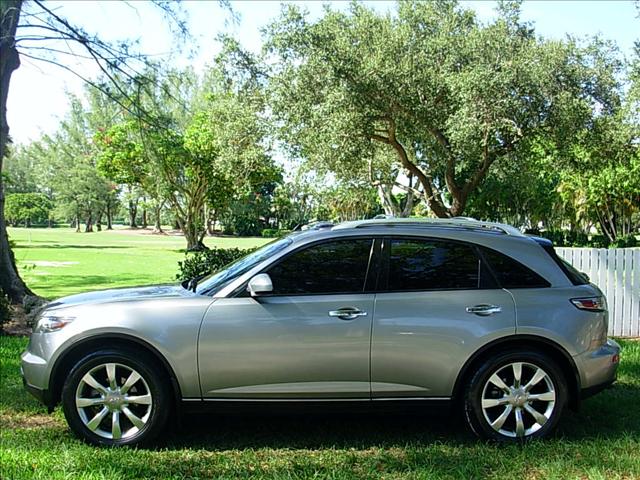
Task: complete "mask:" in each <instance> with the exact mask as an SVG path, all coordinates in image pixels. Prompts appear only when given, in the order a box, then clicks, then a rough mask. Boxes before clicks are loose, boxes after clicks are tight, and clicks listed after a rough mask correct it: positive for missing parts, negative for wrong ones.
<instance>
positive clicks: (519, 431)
mask: <svg viewBox="0 0 640 480" xmlns="http://www.w3.org/2000/svg"><path fill="white" fill-rule="evenodd" d="M516 436H518V437H524V422H523V421H522V409H521V408H516Z"/></svg>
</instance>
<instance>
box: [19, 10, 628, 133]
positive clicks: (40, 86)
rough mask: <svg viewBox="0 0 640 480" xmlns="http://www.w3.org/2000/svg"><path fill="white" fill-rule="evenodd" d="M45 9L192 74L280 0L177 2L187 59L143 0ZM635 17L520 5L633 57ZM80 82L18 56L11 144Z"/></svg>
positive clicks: (269, 14) (538, 20) (488, 14)
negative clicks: (185, 28)
mask: <svg viewBox="0 0 640 480" xmlns="http://www.w3.org/2000/svg"><path fill="white" fill-rule="evenodd" d="M295 3H297V4H299V5H302V6H304V7H305V8H307V9H308V10H309V13H310V14H311V16H312V17H314V18H317V17H318V16H320V15H321V14H322V10H323V5H324V3H330V4H331V6H332V8H338V9H344V8H347V7H348V2H346V1H333V2H320V1H308V2H295ZM367 3H368V4H369V5H370V6H371V7H373V8H375V9H376V10H379V11H380V12H384V11H388V10H392V9H393V5H394V3H393V2H388V1H370V2H367ZM462 3H463V5H465V6H467V7H470V8H473V9H474V10H475V11H476V12H477V14H478V17H479V18H480V19H481V20H483V21H489V20H490V19H491V18H492V17H493V16H494V15H495V2H494V1H489V0H484V1H464V2H462ZM48 4H50V5H53V6H55V7H56V8H58V10H57V13H58V14H60V15H62V16H65V17H67V18H68V19H69V20H70V21H72V22H74V23H75V24H78V25H82V26H83V27H84V28H85V30H86V31H88V32H91V33H96V34H98V35H100V36H101V37H102V38H104V39H106V40H114V41H115V40H122V39H131V40H139V42H140V44H139V50H140V51H142V52H144V53H146V54H150V55H153V58H157V59H159V60H162V61H166V62H174V63H175V64H176V65H179V66H186V65H192V66H194V68H196V70H199V69H202V68H203V67H204V66H205V65H206V64H207V63H209V62H211V61H212V60H213V58H214V56H215V54H216V53H217V52H218V50H219V45H218V43H217V41H216V37H217V36H218V35H219V34H220V33H223V32H226V33H232V34H234V35H235V36H236V38H238V39H239V40H240V42H241V43H242V45H243V46H244V47H245V48H248V49H251V50H254V51H258V50H259V49H260V46H261V29H262V27H264V26H265V25H267V24H268V23H269V22H270V21H271V20H273V19H274V18H275V17H276V16H277V15H278V13H279V11H280V9H281V4H282V2H279V1H258V0H253V1H246V0H243V1H232V8H233V10H234V12H235V13H236V15H237V17H239V22H233V21H232V19H231V17H230V15H229V13H228V12H227V11H225V10H224V9H222V8H221V7H220V6H219V4H218V2H216V1H206V0H201V1H196V0H191V1H186V2H184V8H185V10H186V12H187V15H188V20H189V29H190V31H191V34H192V37H193V42H194V43H193V44H191V45H188V46H185V47H190V48H185V49H183V50H189V49H192V50H194V55H193V56H191V57H187V55H186V53H182V54H177V53H175V50H176V48H175V46H174V45H172V38H173V37H172V35H171V33H170V31H169V30H168V28H167V26H166V23H165V22H163V19H162V17H161V15H160V14H159V13H158V11H157V10H156V9H154V8H153V7H151V6H150V5H149V4H148V3H146V2H144V1H143V0H133V1H130V2H127V3H124V2H115V1H104V0H103V1H97V0H94V1H80V0H73V1H69V0H67V1H51V2H48ZM638 13H639V12H638V10H637V9H636V6H635V5H634V3H633V2H631V1H622V0H608V1H594V0H591V1H577V0H573V1H567V0H556V1H550V0H549V1H531V0H529V1H525V2H524V4H523V7H522V18H523V19H524V20H526V21H531V22H533V24H534V26H535V28H536V32H537V33H538V34H539V35H542V36H544V37H547V38H557V39H559V38H564V37H565V36H566V35H567V34H570V35H573V36H577V37H587V36H592V35H596V34H600V35H601V36H603V37H604V38H607V39H611V40H614V41H615V42H616V43H617V44H618V46H619V47H620V49H621V51H622V52H623V53H624V54H625V55H628V56H630V55H631V53H632V48H633V43H634V41H636V40H638V39H640V18H638ZM19 34H20V32H18V35H19ZM68 65H69V66H70V67H72V68H73V69H74V70H76V71H77V72H79V73H81V74H82V75H83V76H85V77H89V78H95V77H96V76H97V74H98V71H97V68H96V67H95V65H93V64H92V63H91V62H90V61H85V60H81V59H75V60H72V61H70V62H68ZM82 85H83V82H82V80H80V79H79V78H77V77H76V76H74V75H73V74H72V73H70V72H68V71H64V70H62V69H60V68H59V67H56V66H53V65H49V64H45V63H42V62H35V61H32V60H30V59H27V58H23V59H22V64H21V66H20V68H19V69H18V70H16V71H15V72H14V74H13V77H12V79H11V85H10V87H9V98H8V102H7V110H8V112H7V115H8V122H9V127H10V134H11V137H12V138H13V140H14V142H15V143H28V142H29V141H31V140H36V139H38V138H39V137H40V136H41V135H42V134H43V133H53V132H54V131H55V130H56V128H57V126H58V124H59V122H60V120H61V119H62V118H63V117H64V115H65V114H66V112H67V111H68V100H67V97H66V92H72V93H80V92H81V91H82Z"/></svg>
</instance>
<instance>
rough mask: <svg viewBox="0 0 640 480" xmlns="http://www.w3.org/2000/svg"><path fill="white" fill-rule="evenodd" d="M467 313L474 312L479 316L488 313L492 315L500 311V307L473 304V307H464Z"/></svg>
mask: <svg viewBox="0 0 640 480" xmlns="http://www.w3.org/2000/svg"><path fill="white" fill-rule="evenodd" d="M466 310H467V313H474V314H476V315H480V316H481V317H488V316H489V315H493V314H494V313H500V312H502V307H501V306H499V305H488V304H481V305H474V306H473V307H467V308H466Z"/></svg>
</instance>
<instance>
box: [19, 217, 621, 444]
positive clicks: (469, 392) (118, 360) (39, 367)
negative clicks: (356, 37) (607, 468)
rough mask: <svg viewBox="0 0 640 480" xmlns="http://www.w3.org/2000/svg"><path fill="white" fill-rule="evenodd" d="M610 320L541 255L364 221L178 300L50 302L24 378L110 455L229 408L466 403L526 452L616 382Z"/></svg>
mask: <svg viewBox="0 0 640 480" xmlns="http://www.w3.org/2000/svg"><path fill="white" fill-rule="evenodd" d="M607 321H608V320H607V305H606V301H605V298H604V296H603V294H602V292H601V291H600V290H599V289H598V288H597V287H596V286H595V285H592V284H590V283H589V282H588V279H587V278H586V276H585V275H583V274H581V273H579V272H577V271H576V270H575V269H573V268H572V267H571V266H570V265H569V264H567V263H565V262H564V261H563V260H561V259H560V258H558V256H557V255H556V254H555V252H554V250H553V247H552V245H551V243H550V242H548V241H546V240H544V239H540V238H535V237H529V236H526V235H523V234H522V233H520V231H518V230H517V229H514V228H513V227H509V226H507V225H501V224H495V223H486V222H479V221H474V220H470V219H450V220H440V221H438V220H415V219H409V220H405V221H402V220H392V219H385V220H368V221H356V222H347V223H342V224H339V225H326V224H324V225H319V226H317V227H315V228H310V229H308V230H306V231H303V232H296V233H294V234H292V235H290V236H288V237H286V238H282V239H279V240H276V241H274V242H272V243H270V244H268V245H266V246H264V247H262V248H261V249H259V250H257V251H255V252H253V253H251V254H250V255H248V256H246V257H244V258H242V259H241V260H238V261H236V262H235V263H232V264H231V265H229V266H228V267H226V268H225V269H223V270H221V271H218V272H216V273H214V274H212V275H210V276H208V277H206V278H201V279H194V280H192V281H190V282H185V283H184V284H182V285H165V286H153V287H142V288H131V289H118V290H109V291H103V292H94V293H85V294H80V295H74V296H70V297H66V298H63V299H60V300H57V301H55V302H52V303H50V304H49V305H48V306H47V307H46V309H45V310H44V311H43V312H42V313H41V314H40V316H39V319H38V321H37V325H36V326H35V329H34V332H33V335H32V336H31V341H30V343H29V346H28V348H27V350H26V351H25V352H24V354H23V355H22V372H23V377H24V382H25V386H26V388H27V389H28V390H29V391H30V392H31V393H33V394H34V395H35V396H36V397H37V398H39V399H40V400H41V401H42V402H43V403H45V404H46V405H47V406H48V407H49V409H50V410H52V409H53V408H54V407H55V406H56V405H57V404H58V403H59V402H61V403H62V408H63V409H64V414H65V416H66V419H67V421H68V423H69V426H70V427H71V429H72V430H73V431H74V432H75V433H76V434H77V435H78V436H80V437H81V438H83V439H85V440H87V441H89V442H91V443H94V444H101V445H131V444H139V443H143V442H148V441H150V440H152V439H153V438H154V437H156V436H157V435H158V434H159V433H160V432H161V431H162V429H163V428H164V427H165V425H166V423H167V421H168V420H169V418H170V417H173V416H174V414H175V412H180V411H182V410H183V409H184V408H185V407H189V406H199V407H201V406H204V405H206V406H211V407H214V408H215V407H220V406H221V405H223V404H225V403H229V402H233V403H234V404H238V403H240V402H242V403H243V404H245V405H246V404H250V405H252V406H255V405H256V404H258V403H269V404H273V402H283V403H286V402H296V403H297V404H300V402H309V403H311V402H313V404H314V405H317V404H318V403H325V402H326V404H327V405H328V404H335V403H336V402H338V403H340V402H345V403H347V402H348V403H350V404H352V405H353V404H354V403H356V404H357V405H359V406H363V405H369V406H371V405H381V404H384V405H390V404H392V402H397V404H399V405H402V406H407V405H409V404H412V405H420V406H421V407H424V408H429V407H433V406H438V405H452V406H454V407H457V408H458V409H459V411H460V412H464V417H465V419H466V422H467V423H468V425H469V427H470V428H471V429H472V430H473V431H474V432H475V433H476V434H478V435H480V436H481V437H484V438H489V439H495V440H505V441H514V440H515V441H517V440H522V439H528V438H534V437H542V436H545V435H547V434H548V433H549V432H551V431H552V430H553V428H554V427H555V426H556V425H557V423H558V420H559V418H560V416H561V413H562V411H563V409H564V408H565V407H567V406H569V407H572V408H574V409H575V408H577V407H578V406H579V403H580V400H581V399H582V398H584V397H586V396H588V395H590V394H593V393H595V392H597V391H599V390H601V389H602V388H604V387H606V386H608V385H610V384H611V383H612V382H613V381H614V380H615V378H616V370H617V367H618V362H619V350H620V349H619V346H618V345H617V344H616V343H615V342H614V341H612V340H608V339H607ZM401 408H402V407H401ZM172 412H173V413H172Z"/></svg>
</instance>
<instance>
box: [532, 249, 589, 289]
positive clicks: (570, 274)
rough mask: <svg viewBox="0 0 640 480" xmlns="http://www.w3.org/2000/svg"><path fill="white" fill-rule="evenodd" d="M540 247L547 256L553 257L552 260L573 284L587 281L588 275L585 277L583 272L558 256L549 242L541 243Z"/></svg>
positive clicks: (581, 283)
mask: <svg viewBox="0 0 640 480" xmlns="http://www.w3.org/2000/svg"><path fill="white" fill-rule="evenodd" d="M542 248H544V249H545V251H546V252H547V253H548V254H549V256H550V257H551V258H553V261H554V262H556V264H558V266H559V267H560V269H561V270H562V271H563V272H564V274H565V275H566V276H567V278H568V279H569V281H570V282H571V283H573V284H574V285H586V284H588V283H589V277H586V276H585V274H583V273H582V272H580V271H578V270H577V269H576V268H575V267H574V266H573V265H571V264H570V263H569V262H567V261H566V260H564V259H562V258H560V257H559V256H558V254H557V253H556V251H555V250H554V249H553V246H552V245H551V244H548V245H543V246H542Z"/></svg>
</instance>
